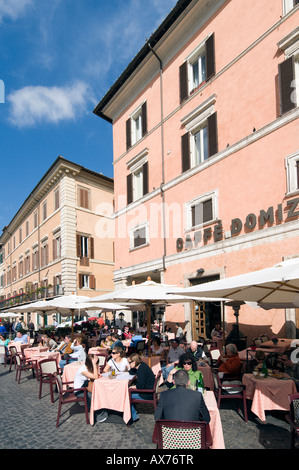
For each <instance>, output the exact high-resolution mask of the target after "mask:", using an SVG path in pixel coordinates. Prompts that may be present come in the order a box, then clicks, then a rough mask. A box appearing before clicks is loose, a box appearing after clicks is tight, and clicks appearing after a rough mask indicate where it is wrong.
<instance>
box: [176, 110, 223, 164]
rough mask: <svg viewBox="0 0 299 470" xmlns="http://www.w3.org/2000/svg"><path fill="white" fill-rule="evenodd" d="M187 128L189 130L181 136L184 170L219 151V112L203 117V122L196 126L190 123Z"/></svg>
mask: <svg viewBox="0 0 299 470" xmlns="http://www.w3.org/2000/svg"><path fill="white" fill-rule="evenodd" d="M196 121H198V120H197V119H196ZM186 129H189V131H188V132H187V133H186V134H184V135H183V136H182V137H181V141H182V142H181V148H182V172H185V171H187V170H189V169H190V168H193V167H194V166H196V165H199V164H200V163H203V162H204V161H206V160H208V159H209V158H210V157H212V156H213V155H214V154H216V153H217V152H218V133H217V113H213V114H212V115H210V116H208V117H207V118H203V122H202V121H201V120H199V122H197V124H196V125H195V127H193V126H192V123H191V125H190V124H189V125H188V126H186Z"/></svg>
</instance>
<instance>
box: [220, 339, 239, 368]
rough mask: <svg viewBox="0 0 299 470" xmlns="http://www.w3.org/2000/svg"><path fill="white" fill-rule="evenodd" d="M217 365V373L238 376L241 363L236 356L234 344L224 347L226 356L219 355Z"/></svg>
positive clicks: (236, 351) (237, 355)
mask: <svg viewBox="0 0 299 470" xmlns="http://www.w3.org/2000/svg"><path fill="white" fill-rule="evenodd" d="M217 363H218V365H219V368H218V372H224V373H226V374H231V375H239V373H240V371H241V367H242V362H241V359H240V357H239V354H238V350H237V348H236V346H235V345H234V344H228V345H227V346H226V354H223V353H221V354H220V356H219V358H218V360H217Z"/></svg>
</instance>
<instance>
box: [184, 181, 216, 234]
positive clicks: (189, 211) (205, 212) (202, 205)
mask: <svg viewBox="0 0 299 470" xmlns="http://www.w3.org/2000/svg"><path fill="white" fill-rule="evenodd" d="M217 200H218V198H217V191H216V190H215V191H210V192H209V193H206V194H203V195H201V196H199V197H197V198H195V199H193V200H192V201H190V202H188V203H187V204H186V230H192V229H194V228H197V227H200V226H203V225H205V224H208V223H211V222H213V221H215V220H216V219H217V218H218V210H217Z"/></svg>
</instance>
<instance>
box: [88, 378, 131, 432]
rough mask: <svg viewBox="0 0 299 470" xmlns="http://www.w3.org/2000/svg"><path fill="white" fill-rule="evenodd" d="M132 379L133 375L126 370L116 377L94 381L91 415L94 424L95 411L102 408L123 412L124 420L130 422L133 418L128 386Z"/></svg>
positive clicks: (90, 418)
mask: <svg viewBox="0 0 299 470" xmlns="http://www.w3.org/2000/svg"><path fill="white" fill-rule="evenodd" d="M104 375H105V376H106V374H104ZM131 379H132V376H130V375H129V373H126V372H124V373H122V374H117V375H116V376H115V379H109V378H106V377H101V378H99V379H97V380H95V381H94V385H93V392H92V398H91V406H90V415H89V420H90V424H91V425H93V424H94V412H95V411H96V410H100V409H101V408H106V409H108V410H115V411H119V412H122V413H123V420H124V422H125V423H128V421H129V420H130V419H131V406H130V397H129V387H128V383H129V380H131Z"/></svg>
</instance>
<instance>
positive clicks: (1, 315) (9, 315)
mask: <svg viewBox="0 0 299 470" xmlns="http://www.w3.org/2000/svg"><path fill="white" fill-rule="evenodd" d="M19 316H20V314H18V313H13V312H6V313H5V312H3V313H0V318H17V317H19Z"/></svg>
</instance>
